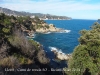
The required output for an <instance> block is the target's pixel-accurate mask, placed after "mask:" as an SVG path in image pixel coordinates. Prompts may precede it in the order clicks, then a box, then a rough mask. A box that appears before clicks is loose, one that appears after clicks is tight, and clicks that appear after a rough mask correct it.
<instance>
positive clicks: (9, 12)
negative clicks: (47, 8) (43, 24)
mask: <svg viewBox="0 0 100 75" xmlns="http://www.w3.org/2000/svg"><path fill="white" fill-rule="evenodd" d="M0 13H5V14H7V15H14V16H30V17H34V16H38V17H39V18H40V19H42V20H50V19H52V20H69V19H71V17H67V16H56V15H51V14H42V13H29V12H24V11H22V12H20V11H15V10H10V9H7V8H2V7H0Z"/></svg>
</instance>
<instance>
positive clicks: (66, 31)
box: [58, 29, 71, 33]
mask: <svg viewBox="0 0 100 75" xmlns="http://www.w3.org/2000/svg"><path fill="white" fill-rule="evenodd" d="M70 32H71V30H67V29H66V30H61V31H60V32H58V33H70Z"/></svg>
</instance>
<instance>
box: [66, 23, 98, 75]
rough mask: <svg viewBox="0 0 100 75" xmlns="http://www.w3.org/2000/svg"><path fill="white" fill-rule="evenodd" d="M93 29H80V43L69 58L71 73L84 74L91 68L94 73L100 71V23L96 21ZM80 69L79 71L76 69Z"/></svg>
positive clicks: (75, 74)
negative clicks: (86, 69)
mask: <svg viewBox="0 0 100 75" xmlns="http://www.w3.org/2000/svg"><path fill="white" fill-rule="evenodd" d="M91 28H92V29H91V30H82V31H80V33H81V36H80V38H79V42H80V43H79V45H78V46H77V47H76V48H75V49H74V52H73V54H72V58H71V59H70V60H69V69H75V71H70V72H67V73H69V75H82V74H83V72H84V70H85V68H89V69H90V72H91V74H92V75H96V74H97V73H99V72H100V24H99V23H98V22H96V23H94V24H93V26H92V27H91ZM77 69H79V70H78V71H76V70H77Z"/></svg>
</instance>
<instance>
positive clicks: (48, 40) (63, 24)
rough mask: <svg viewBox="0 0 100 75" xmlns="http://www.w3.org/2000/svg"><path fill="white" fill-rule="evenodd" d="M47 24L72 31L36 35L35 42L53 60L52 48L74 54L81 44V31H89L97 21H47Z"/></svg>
mask: <svg viewBox="0 0 100 75" xmlns="http://www.w3.org/2000/svg"><path fill="white" fill-rule="evenodd" d="M45 22H46V23H48V24H54V25H55V26H56V27H58V28H63V29H65V30H70V32H66V33H49V34H36V37H35V38H34V40H36V41H38V42H40V43H41V44H42V45H43V47H44V50H45V51H46V54H47V56H48V57H49V58H50V59H51V60H52V59H53V58H54V55H53V53H52V52H51V50H50V47H55V48H57V49H59V50H61V51H62V52H63V53H66V54H68V53H72V52H73V50H74V48H75V47H76V46H77V45H78V44H79V42H78V38H79V37H80V34H79V31H80V30H83V29H86V30H89V29H90V27H91V26H92V25H93V23H94V22H96V20H81V19H72V20H45Z"/></svg>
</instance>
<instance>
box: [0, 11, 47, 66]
mask: <svg viewBox="0 0 100 75" xmlns="http://www.w3.org/2000/svg"><path fill="white" fill-rule="evenodd" d="M32 22H34V23H36V24H39V25H40V26H41V24H42V23H45V22H44V21H43V20H40V19H39V18H38V17H35V18H34V19H31V18H30V17H29V16H24V17H14V16H7V15H5V14H3V13H1V14H0V66H2V67H9V68H15V67H19V66H21V65H24V64H34V63H35V62H33V61H34V59H35V60H37V61H41V62H40V63H43V62H44V64H46V63H45V60H46V59H47V58H46V57H45V55H42V54H43V53H44V52H42V53H41V50H42V47H41V45H40V44H39V43H37V42H35V41H34V40H30V39H29V40H28V39H27V38H26V36H25V34H24V33H25V31H27V32H26V33H29V32H30V31H35V28H34V25H32ZM39 57H42V59H44V58H45V59H44V60H39V59H38V58H39ZM46 61H47V60H46Z"/></svg>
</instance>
